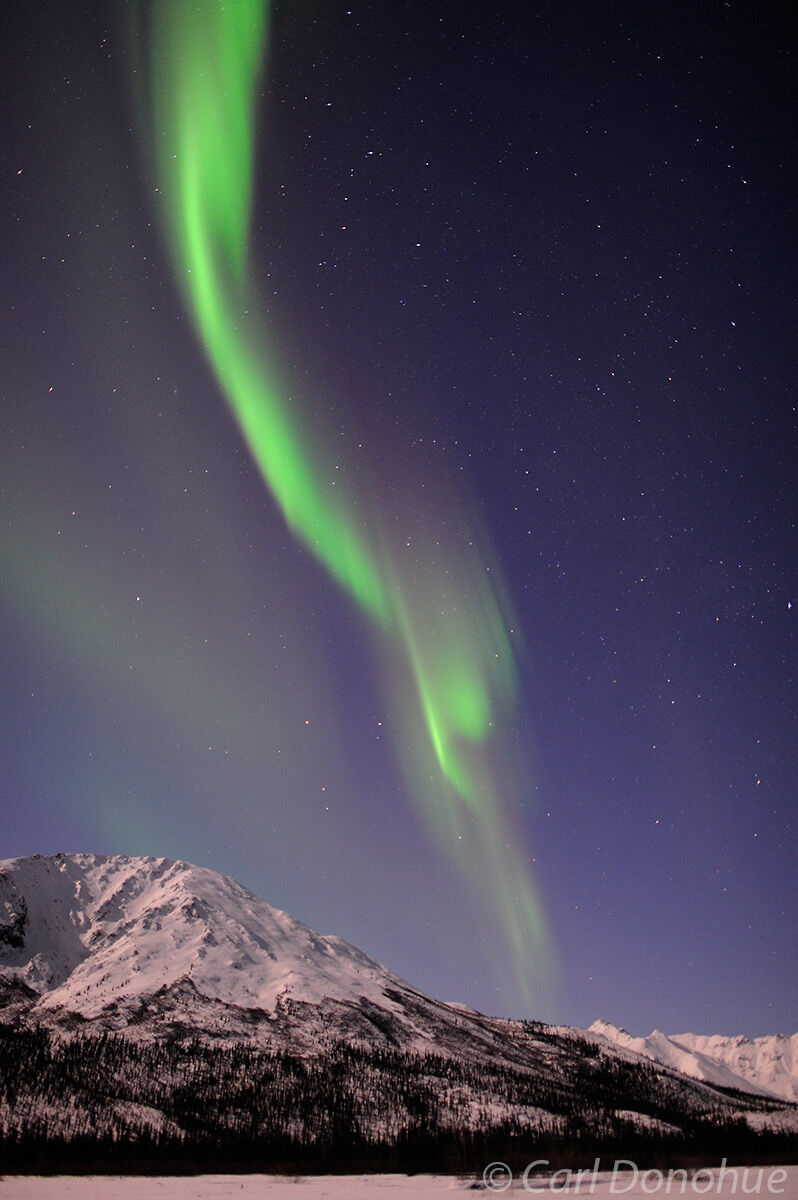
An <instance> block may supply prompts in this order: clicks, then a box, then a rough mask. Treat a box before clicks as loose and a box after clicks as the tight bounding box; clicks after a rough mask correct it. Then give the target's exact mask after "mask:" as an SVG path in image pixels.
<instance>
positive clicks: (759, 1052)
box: [588, 1021, 798, 1101]
mask: <svg viewBox="0 0 798 1200" xmlns="http://www.w3.org/2000/svg"><path fill="white" fill-rule="evenodd" d="M588 1032H589V1033H592V1034H596V1035H597V1036H598V1037H600V1038H601V1039H602V1040H604V1041H607V1042H610V1043H611V1044H613V1045H615V1046H622V1047H624V1049H627V1050H633V1051H634V1052H635V1053H637V1054H642V1055H644V1056H645V1057H646V1058H650V1059H653V1060H654V1061H655V1062H659V1063H663V1064H664V1065H665V1066H669V1067H674V1068H675V1069H676V1070H677V1071H681V1072H682V1073H683V1074H685V1075H690V1076H691V1077H692V1078H693V1079H702V1080H704V1081H705V1082H706V1083H714V1084H718V1085H719V1086H720V1087H728V1088H739V1089H741V1090H743V1091H747V1092H753V1093H754V1094H755V1095H759V1096H777V1097H779V1098H780V1099H784V1100H793V1101H795V1100H798V1034H794V1035H793V1036H792V1037H791V1038H790V1037H785V1036H784V1035H783V1034H775V1035H773V1036H772V1037H766V1038H757V1039H755V1040H754V1041H751V1040H749V1039H748V1038H743V1037H734V1038H728V1037H722V1036H720V1035H710V1036H700V1035H696V1034H691V1033H686V1034H676V1035H673V1036H669V1035H667V1034H664V1033H660V1031H659V1030H657V1029H655V1030H654V1032H653V1033H651V1034H649V1036H648V1037H633V1036H632V1035H631V1034H630V1033H627V1032H626V1030H625V1029H620V1028H618V1026H616V1025H612V1024H610V1022H609V1021H594V1022H593V1024H592V1025H591V1026H590V1029H589V1030H588Z"/></svg>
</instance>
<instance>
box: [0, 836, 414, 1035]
mask: <svg viewBox="0 0 798 1200" xmlns="http://www.w3.org/2000/svg"><path fill="white" fill-rule="evenodd" d="M0 980H5V981H6V982H11V981H16V982H19V983H22V984H25V985H27V987H29V988H32V989H33V990H34V991H35V992H37V993H39V995H40V997H41V998H40V1000H39V1001H38V1002H37V1005H36V1008H37V1009H38V1010H39V1011H42V1010H46V1009H61V1008H63V1009H67V1010H69V1011H71V1012H74V1013H78V1014H80V1015H82V1016H83V1017H87V1018H93V1017H96V1016H98V1015H99V1014H100V1013H101V1012H103V1010H105V1009H106V1008H107V1007H108V1006H114V1007H116V1008H119V1007H120V1006H124V1005H125V1003H126V1002H131V1003H132V1002H138V1001H139V1000H140V998H141V997H143V996H150V995H153V994H155V993H157V992H158V991H159V990H161V989H164V988H170V987H172V986H173V985H176V984H178V983H181V984H186V982H188V983H189V984H190V985H191V987H192V990H193V991H196V992H197V993H199V994H200V995H202V996H203V997H207V998H208V999H211V1000H218V1001H220V1002H222V1003H223V1004H228V1005H236V1006H239V1007H241V1008H246V1009H261V1010H265V1011H274V1009H275V1007H276V1006H277V1003H278V1000H279V999H280V998H281V997H297V998H298V999H301V1000H303V1001H306V1002H308V1003H311V1004H314V1003H318V1002H319V1001H321V1000H322V999H323V998H325V997H329V998H331V999H336V1000H362V999H363V998H366V999H367V1000H371V1001H373V1002H374V1003H376V1004H379V1005H380V1006H381V1007H382V1008H389V1009H390V1008H391V1007H392V1000H391V999H390V997H388V996H386V988H388V989H391V990H393V989H396V988H400V989H402V988H407V989H408V990H409V991H411V990H412V989H409V985H407V984H404V983H403V981H402V980H400V979H399V978H398V976H396V975H393V974H392V973H391V972H390V971H388V970H386V968H385V967H382V966H380V964H379V963H377V962H375V961H374V960H373V959H371V958H369V957H368V956H367V955H366V954H363V953H362V952H361V951H359V950H357V949H355V947H353V946H350V945H348V944H347V943H346V942H344V941H342V940H341V939H340V938H336V937H321V936H319V935H318V934H316V933H314V932H313V931H312V930H311V929H308V928H307V926H305V925H303V924H302V923H301V922H300V921H297V920H296V919H295V918H294V917H291V916H289V915H288V914H287V913H284V912H281V911H279V910H278V909H276V908H272V906H271V905H270V904H267V903H266V902H265V901H263V900H261V899H259V898H258V897H257V896H255V895H254V894H253V893H252V892H249V891H247V890H246V888H243V887H242V886H241V885H240V884H238V883H236V882H235V881H234V880H232V879H230V878H228V877H226V876H223V875H219V874H217V873H216V872H214V871H210V870H207V869H206V868H203V867H196V866H192V865H190V864H189V863H184V862H172V861H170V860H169V859H164V858H126V857H121V856H120V857H113V858H106V857H104V856H102V855H96V854H58V855H54V856H53V857H49V858H45V857H42V856H41V855H36V856H34V857H32V858H19V859H10V860H7V861H4V862H0Z"/></svg>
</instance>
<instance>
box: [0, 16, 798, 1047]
mask: <svg viewBox="0 0 798 1200" xmlns="http://www.w3.org/2000/svg"><path fill="white" fill-rule="evenodd" d="M46 8H47V13H46V14H44V16H46V17H47V18H48V19H46V20H45V19H44V17H43V16H40V17H38V18H37V19H35V20H34V17H33V16H32V15H29V14H26V13H25V12H24V11H23V10H22V9H21V8H20V9H19V10H18V11H17V12H16V15H15V18H14V21H13V38H12V44H13V47H14V64H13V67H12V69H11V70H10V71H9V73H8V76H7V78H6V79H5V81H4V84H3V88H4V103H5V108H4V112H5V114H6V116H7V118H8V123H9V136H8V147H7V149H6V151H5V152H4V153H5V159H4V161H5V164H6V173H5V179H6V181H7V184H8V186H7V188H6V199H5V203H6V205H7V209H6V212H5V221H4V229H5V235H4V246H5V250H6V254H5V261H6V263H7V266H6V268H5V270H6V276H7V282H6V287H5V292H6V296H7V304H6V310H5V314H6V315H5V319H4V321H3V325H2V330H0V338H1V339H2V340H1V341H0V352H2V362H3V364H4V365H3V373H2V387H3V406H4V427H5V430H6V433H5V436H4V437H3V441H2V457H1V458H0V467H2V479H3V494H2V497H3V499H2V502H3V529H4V539H3V543H2V548H1V549H0V569H2V578H3V585H4V586H3V606H2V609H1V610H0V617H1V618H2V632H3V646H4V663H3V668H4V669H3V692H2V697H3V713H4V715H5V720H4V733H3V764H4V776H3V779H2V787H3V791H2V796H3V806H4V812H6V813H7V819H6V830H7V834H6V839H5V841H6V845H5V846H4V847H3V855H4V856H5V855H11V854H17V853H29V852H35V851H36V850H42V851H46V852H50V851H54V850H58V849H97V850H105V851H108V852H122V853H152V854H167V855H171V856H173V857H183V858H187V859H192V860H194V861H201V862H203V863H205V864H207V865H209V866H212V867H215V868H218V869H220V870H224V871H227V872H229V873H230V874H233V875H234V876H236V877H237V878H239V879H241V880H242V882H244V883H245V884H247V885H248V886H251V887H253V888H254V889H255V890H256V891H258V892H260V894H262V895H263V896H264V897H265V898H266V899H268V900H270V901H271V902H272V903H274V904H277V905H279V906H281V907H284V908H287V909H289V910H290V911H292V912H294V913H295V914H296V915H297V916H298V917H300V918H301V919H302V920H305V921H307V922H308V923H309V924H311V925H313V926H314V927H316V928H319V929H321V930H322V931H324V932H336V933H339V934H341V935H342V936H344V937H346V938H347V939H348V940H350V941H352V942H354V943H355V944H357V945H361V946H362V947H363V948H364V949H366V950H367V951H369V952H370V953H372V954H374V955H375V956H376V957H378V958H380V959H382V960H383V961H385V962H387V963H388V964H389V965H390V966H391V967H393V968H394V969H396V970H398V971H400V972H401V973H402V974H404V975H405V976H406V977H408V978H409V979H411V980H412V981H413V982H416V983H418V984H419V985H420V986H422V987H425V988H426V989H427V990H429V991H432V992H433V993H435V994H438V995H442V996H443V997H444V998H446V999H460V1000H463V1001H464V1002H467V1003H473V1004H476V1005H477V1006H481V1007H483V1008H489V1009H491V1011H498V1012H503V1011H508V1012H509V1011H512V1012H513V1013H516V1014H518V1013H522V1014H527V1013H528V1014H529V1015H541V1016H543V1017H544V1018H548V1019H553V1020H572V1021H574V1022H575V1023H583V1024H586V1023H589V1021H590V1020H592V1019H593V1018H594V1017H596V1016H598V1015H604V1016H607V1017H609V1018H612V1019H614V1020H617V1021H618V1022H620V1023H624V1024H627V1025H629V1026H636V1025H641V1028H640V1030H639V1031H640V1032H643V1031H644V1027H648V1026H651V1025H654V1024H657V1025H658V1026H659V1027H661V1028H662V1027H666V1028H671V1029H675V1028H676V1027H681V1026H682V1025H684V1026H688V1025H690V1026H694V1027H696V1028H698V1027H699V1026H700V1027H701V1028H702V1030H706V1029H710V1028H711V1029H712V1030H715V1028H720V1027H721V1026H723V1030H722V1031H726V1032H766V1031H767V1030H768V1029H770V1025H771V1015H772V1018H773V1021H774V1022H776V1023H777V1024H778V1023H780V1024H781V1025H789V1024H790V1017H789V1001H788V998H787V997H788V996H789V988H787V989H783V988H781V987H779V986H777V985H776V981H777V980H783V979H784V977H785V971H786V966H785V963H786V962H787V961H789V953H788V945H789V939H790V933H789V930H790V922H789V919H788V902H787V899H786V888H785V889H784V890H781V889H780V888H779V887H778V886H777V885H776V882H775V881H778V880H783V881H784V882H785V884H786V881H787V879H788V878H789V876H790V872H791V869H792V868H791V863H790V856H789V846H790V836H789V828H790V821H791V820H792V811H791V803H792V800H791V797H792V792H791V790H790V789H791V785H790V778H791V775H790V771H791V768H792V766H793V765H794V759H793V753H794V752H793V747H794V745H795V743H796V739H795V738H794V737H792V735H791V732H790V730H791V728H792V724H791V723H792V715H791V711H790V708H789V703H788V696H789V687H788V681H789V662H790V655H789V653H788V647H789V646H790V644H791V638H792V636H793V633H792V621H793V613H794V611H795V610H794V608H791V607H788V605H789V603H790V599H791V597H790V591H789V586H790V578H791V577H790V574H789V570H790V562H789V559H788V557H787V554H788V551H787V547H788V545H789V542H788V536H787V535H788V530H789V524H790V523H789V517H788V514H787V508H786V497H787V496H788V495H789V488H788V470H789V456H788V455H787V453H786V449H785V446H786V442H785V438H784V431H785V429H786V427H787V426H786V422H787V421H788V420H789V408H788V407H787V405H786V395H787V362H786V356H785V352H784V340H783V337H782V332H781V331H782V325H783V303H782V302H781V301H780V296H781V295H782V293H783V288H784V280H785V279H786V275H785V265H784V262H783V260H782V259H781V257H780V256H779V255H777V254H776V252H775V249H774V247H775V246H776V244H777V243H778V240H779V229H780V225H779V221H780V220H781V218H782V211H783V197H784V195H786V191H785V189H784V180H783V172H784V167H783V163H782V159H781V154H780V151H779V129H780V124H779V122H780V120H782V118H781V117H780V116H779V114H780V113H781V112H782V107H783V106H782V102H781V101H782V98H781V95H780V92H779V88H780V86H782V83H783V80H784V76H785V72H784V71H783V61H782V57H781V53H782V52H781V50H780V49H779V47H778V46H777V44H776V43H775V42H774V41H773V40H772V37H771V32H770V31H769V29H768V27H767V25H766V22H765V19H764V18H762V19H761V21H760V19H759V18H756V19H755V18H753V17H751V18H750V22H749V18H748V17H746V16H745V15H744V14H742V13H741V12H735V13H731V12H729V11H726V10H725V9H724V8H723V7H721V6H718V7H717V8H715V6H710V9H708V10H707V12H706V13H704V14H702V15H700V16H697V17H691V18H690V22H689V31H688V33H687V34H685V31H684V26H680V25H679V22H678V21H677V19H676V17H675V16H674V17H673V18H671V17H668V18H667V19H666V16H665V14H660V15H658V14H657V13H649V14H639V13H637V11H636V10H634V9H633V8H632V7H631V6H630V7H629V8H628V9H624V10H623V11H622V12H619V13H618V14H614V15H610V14H599V13H596V14H594V15H593V16H592V17H591V18H590V19H589V20H584V19H581V18H580V17H579V14H577V13H576V11H575V10H574V11H569V10H563V11H561V10H560V9H559V8H557V7H556V6H553V5H552V6H548V5H542V6H533V9H532V10H529V11H526V12H523V13H522V12H520V11H519V12H515V11H513V12H510V11H509V10H508V11H507V12H506V13H504V14H502V15H501V17H500V18H499V19H497V20H496V21H493V20H492V19H490V18H489V15H488V14H481V13H480V12H479V11H478V10H477V9H476V8H473V9H472V8H470V7H469V8H467V9H466V10H463V9H462V6H448V5H443V6H431V7H430V8H429V10H427V9H426V8H425V9H424V10H423V11H421V10H419V8H418V6H412V5H409V4H408V5H405V4H399V5H397V6H396V7H395V8H393V7H392V8H391V10H390V11H389V12H385V11H382V10H378V9H371V8H369V7H365V6H364V7H362V8H357V7H351V8H346V7H342V6H341V7H339V6H336V5H315V6H310V5H305V6H287V5H282V4H280V3H279V0H277V2H276V3H274V5H273V6H272V7H271V8H270V9H269V8H267V6H266V5H264V4H263V3H261V2H255V0H238V2H237V3H234V4H229V5H224V6H221V5H219V6H217V5H202V4H199V5H197V4H185V3H180V2H178V0H174V2H172V0H170V2H169V3H160V4H155V5H152V6H149V7H148V6H141V5H133V4H126V3H123V4H120V5H117V6H116V7H113V6H112V5H108V6H107V7H106V5H105V4H100V5H93V6H84V5H78V6H77V10H76V11H75V12H64V11H62V9H61V8H60V7H56V6H46ZM685 11H686V10H685ZM672 22H673V23H672ZM677 26H678V28H677ZM743 46H746V47H748V46H751V47H753V49H751V50H750V53H749V51H748V50H746V52H745V54H743ZM741 63H742V65H741ZM740 72H742V75H743V77H746V73H747V78H748V83H749V86H748V88H747V89H746V93H747V95H748V96H749V97H751V96H754V97H756V99H755V100H749V101H748V106H747V107H746V104H744V103H743V101H742V99H741V98H740V97H739V96H738V94H737V92H736V91H735V89H734V88H733V87H732V84H731V79H732V76H734V77H735V78H736V77H738V76H739V75H740ZM555 947H556V949H555ZM737 962H745V963H746V964H748V965H747V968H746V980H747V982H746V983H745V985H744V986H743V987H742V988H740V989H738V991H735V993H734V994H735V1001H734V1005H735V1006H736V1007H733V1010H732V1009H730V1008H729V1007H728V1005H729V999H728V998H729V995H730V993H731V991H732V990H733V989H732V988H731V985H730V976H729V972H730V971H731V970H732V966H731V964H732V963H737ZM629 975H631V977H632V979H633V982H632V983H630V982H629ZM783 991H786V993H787V996H786V997H785V996H780V993H781V992H783ZM697 997H698V999H697ZM658 1006H659V1007H658ZM727 1016H728V1019H727ZM793 1019H794V1018H793Z"/></svg>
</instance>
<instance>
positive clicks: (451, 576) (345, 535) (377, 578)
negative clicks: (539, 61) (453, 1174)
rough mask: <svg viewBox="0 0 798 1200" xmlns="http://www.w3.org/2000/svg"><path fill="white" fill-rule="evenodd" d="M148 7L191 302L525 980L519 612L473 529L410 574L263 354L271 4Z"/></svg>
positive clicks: (159, 152) (538, 917)
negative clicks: (514, 728) (517, 732)
mask: <svg viewBox="0 0 798 1200" xmlns="http://www.w3.org/2000/svg"><path fill="white" fill-rule="evenodd" d="M149 14H150V23H149V26H148V28H146V30H145V31H144V32H141V31H140V32H139V34H138V35H137V36H138V38H139V39H142V38H143V40H144V43H145V44H146V45H147V58H146V61H145V72H146V74H147V75H148V79H149V93H148V95H149V99H148V103H147V110H148V113H147V125H148V133H147V135H146V139H145V140H146V141H147V142H148V143H149V146H148V148H150V149H154V158H155V163H154V166H155V172H156V177H157V185H158V190H159V192H160V194H161V199H162V201H163V206H164V214H163V215H164V220H165V224H166V228H167V230H168V240H169V244H170V249H171V252H172V255H173V258H174V263H175V270H176V274H177V278H178V281H179V284H180V286H181V289H182V291H183V295H184V300H185V303H186V306H187V308H188V310H189V312H190V314H191V316H192V319H193V321H194V324H195V326H196V329H197V333H198V336H199V339H200V341H201V343H202V345H203V347H204V349H205V352H206V354H207V356H208V359H209V362H210V364H211V366H212V369H213V372H214V374H215V376H216V378H217V380H218V382H219V385H220V387H221V389H222V391H223V393H224V395H225V397H226V400H227V403H228V405H229V407H230V410H231V412H232V414H233V416H234V417H235V420H236V421H237V423H238V425H239V427H240V430H241V432H242V435H243V437H244V439H245V441H246V443H247V445H248V447H249V450H250V452H251V454H252V456H253V459H254V461H255V462H256V464H257V466H258V469H259V471H260V473H261V475H262V477H263V480H264V483H265V484H266V486H267V487H268V489H269V490H270V492H271V494H272V496H273V498H274V500H275V501H276V503H277V504H278V505H279V507H280V509H281V510H282V512H283V514H284V516H285V519H286V521H287V523H288V525H289V527H290V528H291V530H292V531H293V533H294V534H295V536H296V537H297V538H299V539H300V540H301V541H302V542H303V543H304V544H305V545H306V546H307V547H308V548H309V549H310V550H311V551H312V553H313V554H314V555H315V556H316V557H317V558H318V559H319V561H320V562H321V563H322V564H323V566H324V567H325V568H326V570H327V571H328V572H329V573H330V574H331V575H332V576H333V577H334V578H335V579H336V581H337V582H338V584H339V585H340V586H341V587H342V588H343V589H344V590H345V592H347V593H348V594H349V595H350V597H351V598H352V599H353V600H354V601H355V602H356V604H357V605H358V607H359V608H360V610H361V611H362V612H363V613H364V615H365V616H366V617H367V618H368V621H369V624H370V625H371V627H372V628H373V630H374V632H375V638H376V640H377V642H378V648H379V651H380V653H381V655H382V658H383V660H384V662H385V670H386V672H387V673H388V675H389V677H390V686H386V697H387V700H388V702H389V703H391V704H392V706H393V709H394V714H393V716H394V719H393V724H394V727H395V729H394V732H395V734H396V736H397V744H398V757H399V760H400V763H401V765H402V768H403V770H404V772H405V774H406V778H407V779H408V783H409V784H410V786H411V791H412V793H413V795H414V797H415V799H416V801H417V803H418V806H419V809H420V811H421V813H422V814H423V816H424V819H425V821H426V822H427V824H428V825H429V826H430V827H431V828H432V829H433V830H434V832H435V834H436V836H437V837H438V838H439V839H440V840H441V842H442V843H443V844H444V845H445V846H446V847H447V848H448V849H450V850H451V849H452V847H454V856H455V858H456V860H457V861H458V863H459V865H460V866H461V868H462V869H463V870H464V871H465V872H466V874H467V875H468V878H469V880H471V881H472V882H473V884H474V886H477V887H479V888H480V889H481V890H482V892H483V894H484V897H485V898H486V899H487V900H488V901H489V902H490V903H491V905H492V907H493V909H494V911H496V912H497V913H498V915H499V918H500V920H501V923H502V926H503V928H504V930H505V934H506V937H507V940H508V944H509V946H510V948H511V951H512V955H513V959H514V961H515V964H516V967H517V972H518V976H519V981H520V982H521V985H522V987H526V986H527V983H528V980H529V979H530V976H538V977H540V976H541V975H542V976H545V975H546V974H547V973H548V971H549V970H550V966H551V964H550V962H549V950H548V939H547V936H546V932H545V925H544V920H543V916H542V911H541V906H540V903H539V901H538V898H537V894H536V889H535V885H534V882H533V880H532V878H531V874H530V871H529V867H528V864H527V862H526V861H525V859H524V857H523V855H522V854H521V853H520V852H519V851H518V850H517V849H516V847H517V846H518V845H519V843H520V842H521V841H522V839H521V838H519V837H518V835H517V833H516V831H515V830H514V828H513V822H512V820H511V815H512V804H511V803H510V799H511V796H512V794H513V792H514V791H515V789H516V787H517V782H518V781H513V780H512V779H508V778H507V776H508V771H507V770H506V767H505V764H504V762H503V761H502V760H504V759H506V758H507V757H508V751H507V747H504V752H503V753H500V751H501V749H502V748H501V746H499V745H497V718H498V717H499V715H500V714H501V713H502V712H504V713H507V712H509V711H510V710H511V708H512V705H513V702H514V696H515V691H516V666H515V656H514V653H513V649H512V646H511V639H510V637H509V636H508V632H507V628H508V624H510V623H511V618H509V617H508V614H507V612H506V611H505V610H504V609H503V606H502V603H500V600H499V598H498V597H497V594H496V591H495V589H494V588H492V587H491V586H490V585H489V580H490V578H495V574H494V575H490V574H488V571H487V570H486V565H485V563H484V561H483V560H481V559H480V556H479V554H478V552H477V551H476V549H475V548H474V542H473V540H469V539H468V537H467V536H466V537H465V538H464V539H463V538H461V539H460V541H459V543H458V544H457V545H450V546H449V547H448V548H447V551H446V552H445V554H444V553H443V552H442V551H441V548H440V542H439V541H435V540H434V538H428V539H427V542H426V549H424V548H423V544H424V538H423V537H422V538H421V542H422V549H421V550H420V551H417V552H416V557H415V561H414V562H413V566H412V570H411V569H409V568H408V566H406V565H404V564H405V562H406V559H405V560H403V559H402V557H401V555H400V553H399V549H398V548H397V547H396V546H395V545H392V539H391V537H390V535H389V534H388V533H387V532H386V531H387V529H388V528H389V527H390V522H385V521H383V522H380V520H379V518H378V517H377V516H375V515H374V514H375V505H374V504H373V503H371V504H370V506H369V507H368V508H367V509H365V510H364V507H363V505H362V504H360V505H359V504H358V503H357V502H356V500H355V499H354V498H352V497H350V498H349V499H347V497H346V496H345V495H343V494H342V490H341V487H340V484H339V486H338V487H336V489H335V491H334V493H333V494H332V495H331V489H330V487H329V484H328V483H326V479H327V478H328V475H329V473H328V472H326V471H325V470H324V453H323V447H321V446H316V447H314V444H313V439H312V437H311V436H309V434H308V433H307V432H306V431H305V430H304V429H303V425H302V417H301V413H300V412H298V411H294V408H295V406H293V405H292V404H291V401H290V399H289V398H288V397H287V389H285V388H284V387H283V386H282V384H281V381H280V379H279V375H278V372H277V370H276V368H275V367H274V364H273V362H270V361H269V359H268V357H267V356H266V355H265V353H264V351H263V349H262V347H263V344H264V341H265V338H266V335H267V322H266V321H265V319H264V318H263V315H262V311H263V310H262V305H261V304H260V302H259V299H258V292H257V288H256V286H255V284H254V282H253V280H252V278H251V271H250V268H249V265H248V263H249V225H250V210H251V203H252V191H253V176H254V169H253V156H254V148H255V131H256V118H257V95H258V85H259V80H260V73H261V67H262V62H263V58H264V49H265V44H266V34H267V26H268V20H269V12H268V5H267V4H266V3H265V2H264V0H234V2H231V3H227V4H220V3H216V2H215V0H205V2H202V0H201V2H200V3H197V2H196V0H152V3H151V5H150V8H149ZM138 48H139V47H134V53H135V52H136V50H137V49H138ZM248 331H252V332H251V333H250V332H248ZM362 511H367V512H368V513H369V523H368V524H367V522H366V521H364V520H363V519H362V517H361V516H360V515H359V514H360V512H362ZM394 515H395V514H394ZM436 520H437V519H436V516H435V514H434V513H432V514H426V515H424V517H423V521H424V522H425V523H426V524H427V525H428V526H434V525H435V523H436ZM438 523H439V524H440V523H441V522H440V521H438ZM461 524H462V522H461ZM394 525H395V521H394ZM394 540H395V539H394ZM510 757H512V756H510Z"/></svg>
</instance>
